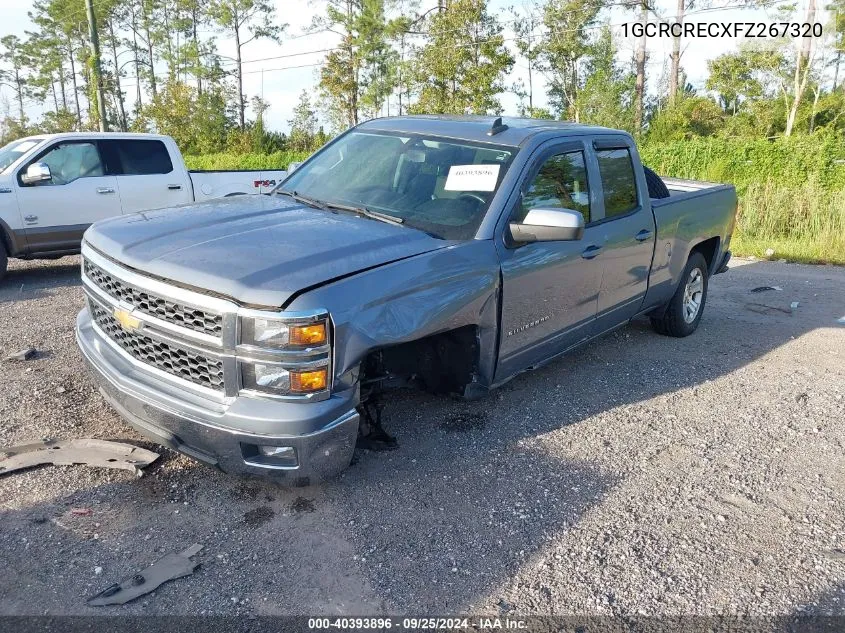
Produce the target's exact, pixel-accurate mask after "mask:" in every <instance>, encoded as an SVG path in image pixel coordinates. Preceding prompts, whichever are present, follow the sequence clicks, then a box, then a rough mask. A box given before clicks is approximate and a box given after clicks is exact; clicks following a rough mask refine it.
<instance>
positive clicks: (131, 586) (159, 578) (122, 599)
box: [88, 543, 203, 607]
mask: <svg viewBox="0 0 845 633" xmlns="http://www.w3.org/2000/svg"><path fill="white" fill-rule="evenodd" d="M202 547H203V546H202V545H200V544H199V543H194V544H193V545H191V546H190V547H189V548H188V549H186V550H184V551H182V552H179V553H178V554H167V555H166V556H164V557H162V558H159V559H158V560H157V561H156V562H154V563H153V564H152V565H150V566H149V567H147V568H146V569H145V570H144V571H141V572H138V573H137V574H134V575H133V576H131V577H130V578H127V579H126V580H124V581H123V582H121V583H120V584H114V585H111V586H110V587H107V588H106V589H104V590H103V591H101V592H100V593H98V594H97V595H96V596H94V597H93V598H90V599H89V600H88V604H89V605H91V606H93V607H102V606H105V605H109V604H126V603H127V602H129V601H130V600H134V599H135V598H139V597H140V596H143V595H144V594H147V593H150V592H151V591H155V590H156V589H157V588H158V587H159V586H161V585H162V584H163V583H165V582H167V581H168V580H175V579H176V578H182V577H183V576H190V575H191V574H193V573H194V572H195V571H196V570H197V569H198V568H199V566H200V564H199V563H195V562H194V561H192V560H191V556H194V555H195V554H198V553H199V552H200V550H202Z"/></svg>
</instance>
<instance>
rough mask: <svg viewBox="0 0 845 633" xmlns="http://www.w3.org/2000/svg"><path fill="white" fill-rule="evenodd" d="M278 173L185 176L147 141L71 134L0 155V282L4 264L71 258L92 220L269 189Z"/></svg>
mask: <svg viewBox="0 0 845 633" xmlns="http://www.w3.org/2000/svg"><path fill="white" fill-rule="evenodd" d="M285 175H286V172H285V171H269V170H259V171H250V170H248V171H188V169H187V168H186V167H185V162H184V161H183V160H182V155H181V153H180V152H179V148H178V147H177V146H176V143H175V142H174V141H173V139H172V138H170V137H169V136H158V135H155V134H129V133H108V132H107V133H96V132H73V133H67V134H44V135H39V136H32V137H28V138H23V139H19V140H17V141H13V142H12V143H9V144H8V145H6V146H5V147H2V148H0V278H2V277H3V275H4V273H5V272H6V265H7V262H8V258H9V257H18V258H21V259H51V258H56V257H61V256H63V255H70V254H73V253H78V252H79V248H80V244H81V241H82V234H83V233H84V232H85V229H87V228H88V227H89V226H90V225H91V224H93V223H94V222H96V221H97V220H102V219H103V218H108V217H112V216H116V215H121V214H127V213H135V212H137V211H147V210H149V209H158V208H161V207H172V206H174V205H178V204H183V203H190V202H201V201H203V200H208V199H210V198H222V197H226V196H235V195H241V194H247V193H263V192H267V191H269V190H270V189H272V188H273V187H274V186H275V185H276V183H277V182H279V181H280V180H281V179H283V178H284V177H285Z"/></svg>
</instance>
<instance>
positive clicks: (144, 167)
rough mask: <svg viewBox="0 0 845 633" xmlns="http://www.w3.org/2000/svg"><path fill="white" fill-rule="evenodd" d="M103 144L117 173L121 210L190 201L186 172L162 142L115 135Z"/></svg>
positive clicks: (141, 209) (155, 207)
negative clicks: (172, 158)
mask: <svg viewBox="0 0 845 633" xmlns="http://www.w3.org/2000/svg"><path fill="white" fill-rule="evenodd" d="M102 146H103V154H104V155H105V158H106V161H107V164H108V167H109V171H110V172H112V173H115V174H117V184H118V188H119V189H120V198H121V200H122V201H123V212H124V213H134V212H136V211H146V210H148V209H160V208H162V207H171V206H174V205H177V204H182V203H184V202H191V201H192V200H193V196H192V194H191V187H190V182H188V178H187V172H185V171H183V170H180V169H177V168H176V166H175V165H174V164H173V161H172V160H171V158H170V153H169V152H168V151H167V146H166V145H165V144H164V141H162V140H160V139H133V138H117V139H110V140H107V141H102Z"/></svg>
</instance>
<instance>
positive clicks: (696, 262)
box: [651, 252, 709, 338]
mask: <svg viewBox="0 0 845 633" xmlns="http://www.w3.org/2000/svg"><path fill="white" fill-rule="evenodd" d="M694 271H697V278H699V279H700V280H701V297H700V300H699V305H698V311H697V312H696V313H695V317H694V318H693V319H692V320H688V319H687V316H686V315H687V307H686V304H687V296H686V293H687V286H688V285H689V284H690V283H693V285H692V286H691V288H694V287H695V284H694V282H693V281H692V280H693V278H694ZM708 281H709V280H708V269H707V260H706V259H704V255H702V254H701V253H699V252H694V253H692V254H691V255H690V257H689V260H688V261H687V265H686V267H685V268H684V272H683V274H682V275H681V283H679V284H678V288H677V290H675V294H674V295H673V296H672V298H671V299H670V300H669V303H667V304H666V306H665V309H664V310H663V315H662V316H659V317H657V316H653V317H651V326H652V327H653V328H654V330H655V331H656V332H657V333H658V334H665V335H666V336H677V337H679V338H680V337H683V336H689V335H690V334H692V333H693V332H695V330H696V328H698V324H699V322H700V321H701V315H702V314H704V305H705V304H706V303H707V285H708ZM693 294H694V293H693ZM658 313H659V312H658Z"/></svg>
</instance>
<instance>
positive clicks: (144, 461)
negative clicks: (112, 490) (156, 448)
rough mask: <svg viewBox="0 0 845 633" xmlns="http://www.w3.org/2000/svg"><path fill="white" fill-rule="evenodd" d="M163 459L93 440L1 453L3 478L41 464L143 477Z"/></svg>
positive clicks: (48, 442) (15, 448) (47, 443)
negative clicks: (115, 470)
mask: <svg viewBox="0 0 845 633" xmlns="http://www.w3.org/2000/svg"><path fill="white" fill-rule="evenodd" d="M158 457H159V455H158V453H153V452H152V451H148V450H147V449H145V448H140V447H138V446H132V445H131V444H123V443H120V442H107V441H105V440H95V439H89V438H83V439H76V440H44V441H41V442H36V443H34V444H21V445H20V446H12V447H10V448H4V449H2V450H0V475H5V474H7V473H11V472H14V471H16V470H22V469H24V468H32V467H33V466H40V465H41V464H53V465H55V466H73V465H74V464H86V465H88V466H99V467H101V468H119V469H122V470H131V471H132V472H134V473H135V474H136V475H137V476H139V477H140V476H141V474H142V471H141V469H142V468H144V467H145V466H149V465H150V464H152V463H153V462H154V461H155V460H157V459H158Z"/></svg>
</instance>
